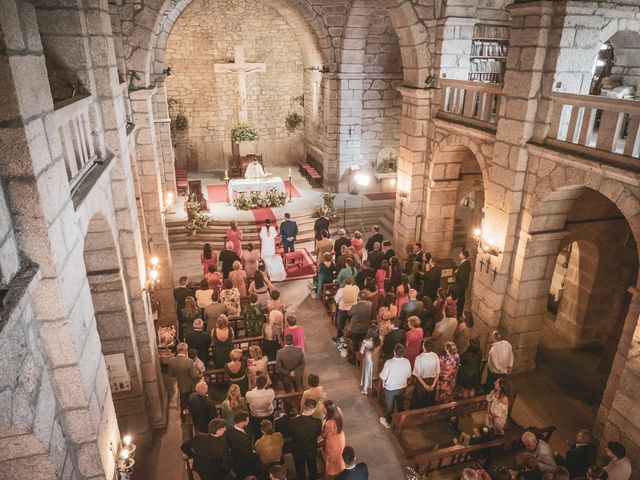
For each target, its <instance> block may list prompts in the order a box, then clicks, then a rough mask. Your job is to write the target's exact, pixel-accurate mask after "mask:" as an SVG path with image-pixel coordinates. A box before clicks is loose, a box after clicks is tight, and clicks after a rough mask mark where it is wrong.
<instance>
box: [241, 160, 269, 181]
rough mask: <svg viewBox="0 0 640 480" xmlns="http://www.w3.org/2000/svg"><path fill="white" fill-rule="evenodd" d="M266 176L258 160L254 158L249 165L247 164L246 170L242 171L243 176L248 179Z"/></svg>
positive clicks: (258, 178) (259, 178)
mask: <svg viewBox="0 0 640 480" xmlns="http://www.w3.org/2000/svg"><path fill="white" fill-rule="evenodd" d="M266 176H267V175H266V174H265V173H264V169H263V168H262V165H260V162H258V160H257V159H256V158H254V159H253V161H252V162H251V163H250V164H249V165H247V170H246V172H244V178H247V179H250V180H261V179H263V178H264V177H266Z"/></svg>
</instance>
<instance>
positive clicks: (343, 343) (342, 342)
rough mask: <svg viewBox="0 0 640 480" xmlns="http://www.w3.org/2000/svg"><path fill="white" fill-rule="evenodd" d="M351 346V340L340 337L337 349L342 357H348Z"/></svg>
mask: <svg viewBox="0 0 640 480" xmlns="http://www.w3.org/2000/svg"><path fill="white" fill-rule="evenodd" d="M349 346H350V340H348V339H346V338H344V337H340V338H339V339H338V340H337V341H336V348H337V349H338V351H339V352H340V355H341V356H343V357H346V356H347V353H348V352H349Z"/></svg>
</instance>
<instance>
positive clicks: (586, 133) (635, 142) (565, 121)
mask: <svg viewBox="0 0 640 480" xmlns="http://www.w3.org/2000/svg"><path fill="white" fill-rule="evenodd" d="M552 99H553V104H552V110H551V123H550V127H549V135H548V139H547V143H551V144H556V145H557V146H560V147H564V148H569V149H573V150H577V151H580V152H582V153H587V152H588V150H589V149H594V150H598V151H601V152H607V153H614V154H619V155H625V156H627V157H633V158H638V157H639V156H640V136H639V135H638V134H639V130H640V129H639V128H638V127H639V126H640V102H635V101H632V100H621V99H615V98H607V97H599V96H593V95H573V94H568V93H554V94H552ZM594 153H595V152H594Z"/></svg>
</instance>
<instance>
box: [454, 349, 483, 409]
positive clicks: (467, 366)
mask: <svg viewBox="0 0 640 480" xmlns="http://www.w3.org/2000/svg"><path fill="white" fill-rule="evenodd" d="M458 351H459V350H458ZM481 368H482V350H481V349H480V340H478V339H477V338H470V339H469V342H468V344H467V347H466V348H465V349H464V351H463V352H462V355H460V370H458V378H457V380H456V381H457V384H458V386H459V387H460V388H461V389H462V398H473V397H475V396H476V392H479V391H480V379H481V377H482V370H481Z"/></svg>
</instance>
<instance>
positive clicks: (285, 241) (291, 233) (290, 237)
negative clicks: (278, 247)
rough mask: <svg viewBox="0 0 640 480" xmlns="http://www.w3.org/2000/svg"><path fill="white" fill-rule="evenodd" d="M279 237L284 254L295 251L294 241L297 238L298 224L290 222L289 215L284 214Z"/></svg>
mask: <svg viewBox="0 0 640 480" xmlns="http://www.w3.org/2000/svg"><path fill="white" fill-rule="evenodd" d="M280 236H281V237H282V248H284V253H288V252H295V251H296V239H297V238H298V224H297V223H296V222H294V221H293V220H291V215H290V214H289V213H285V214H284V222H282V223H281V224H280Z"/></svg>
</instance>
